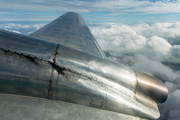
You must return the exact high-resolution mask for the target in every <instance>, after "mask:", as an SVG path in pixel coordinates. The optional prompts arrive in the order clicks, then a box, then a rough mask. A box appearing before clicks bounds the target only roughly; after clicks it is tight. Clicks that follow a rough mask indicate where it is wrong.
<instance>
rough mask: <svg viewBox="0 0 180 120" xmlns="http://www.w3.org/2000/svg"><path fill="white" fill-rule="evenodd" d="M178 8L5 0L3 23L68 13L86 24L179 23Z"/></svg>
mask: <svg viewBox="0 0 180 120" xmlns="http://www.w3.org/2000/svg"><path fill="white" fill-rule="evenodd" d="M179 6H180V1H179V0H111V1H108V0H51V1H50V0H16V2H15V1H14V0H2V1H1V4H0V22H17V21H27V22H29V21H47V22H49V21H51V20H53V19H55V18H56V17H58V16H60V15H62V14H64V13H65V12H68V11H72V12H78V13H80V14H81V15H82V16H83V17H84V18H85V21H86V22H120V23H126V22H127V23H129V22H130V23H133V22H176V21H179V20H180V7H179Z"/></svg>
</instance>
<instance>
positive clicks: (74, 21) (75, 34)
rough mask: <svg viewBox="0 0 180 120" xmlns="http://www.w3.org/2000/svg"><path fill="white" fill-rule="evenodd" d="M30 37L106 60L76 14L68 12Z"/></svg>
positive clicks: (82, 20) (80, 17) (83, 22)
mask: <svg viewBox="0 0 180 120" xmlns="http://www.w3.org/2000/svg"><path fill="white" fill-rule="evenodd" d="M30 36H32V37H36V38H40V39H43V40H46V41H49V42H53V43H57V44H61V45H64V46H67V47H70V48H73V49H77V50H80V51H84V52H87V53H90V54H94V55H97V56H101V57H103V58H106V55H105V54H104V52H103V51H102V50H101V48H100V46H99V44H98V43H97V41H96V39H95V38H94V37H93V35H92V34H91V32H90V30H89V28H88V27H87V25H86V24H85V21H84V19H83V18H82V16H81V15H79V14H77V13H73V12H68V13H66V14H64V15H62V16H61V17H59V18H57V19H56V20H54V21H52V22H51V23H49V24H47V25H45V26H44V27H42V28H40V29H39V30H37V31H35V32H33V33H32V34H30Z"/></svg>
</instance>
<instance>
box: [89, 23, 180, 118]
mask: <svg viewBox="0 0 180 120" xmlns="http://www.w3.org/2000/svg"><path fill="white" fill-rule="evenodd" d="M91 31H92V33H93V35H94V36H95V38H96V39H97V41H98V42H99V44H100V45H101V47H102V49H103V50H104V51H105V53H106V54H107V56H108V58H109V59H111V60H115V61H117V62H119V63H122V64H126V65H128V66H130V67H132V68H134V69H136V70H139V71H142V72H145V73H147V74H149V75H152V76H155V77H157V78H159V79H161V80H162V81H163V82H164V83H165V84H166V86H167V87H168V90H169V97H168V100H167V102H166V103H164V104H160V105H159V108H160V112H161V118H160V119H162V120H166V119H167V120H172V119H173V120H175V119H176V120H179V119H180V116H179V113H180V109H179V108H180V97H179V95H180V45H178V44H176V43H178V42H179V41H180V23H179V22H176V23H153V24H147V23H139V24H135V25H125V24H117V23H102V24H97V26H91Z"/></svg>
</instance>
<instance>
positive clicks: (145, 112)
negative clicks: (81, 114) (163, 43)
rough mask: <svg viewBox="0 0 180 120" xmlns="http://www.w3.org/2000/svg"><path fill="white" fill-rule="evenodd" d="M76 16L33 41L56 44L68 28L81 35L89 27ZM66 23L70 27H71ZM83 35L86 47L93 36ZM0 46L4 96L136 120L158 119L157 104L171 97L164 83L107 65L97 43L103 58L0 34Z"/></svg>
mask: <svg viewBox="0 0 180 120" xmlns="http://www.w3.org/2000/svg"><path fill="white" fill-rule="evenodd" d="M77 15H78V14H76V13H67V14H65V15H64V16H62V17H60V18H58V19H56V20H55V21H53V22H52V23H50V24H48V25H47V26H45V27H44V28H42V29H41V30H40V31H38V32H35V33H34V34H32V35H34V36H38V37H40V38H41V39H42V38H44V36H46V37H45V38H46V39H50V38H53V37H54V40H58V38H59V37H60V36H58V35H57V33H58V31H57V30H59V28H61V31H59V32H60V34H61V32H62V33H65V32H66V31H67V28H69V27H70V28H71V29H72V30H75V31H77V30H79V32H81V30H82V28H81V26H85V23H84V22H83V21H82V18H81V17H79V15H78V17H77ZM77 20H79V22H77ZM66 21H67V23H68V24H69V23H70V24H71V25H70V26H68V27H67V26H66V25H67V23H66ZM59 23H60V26H58V25H59ZM62 23H63V24H64V23H66V24H65V25H63V24H62ZM49 25H50V26H49ZM79 25H80V26H79ZM56 26H57V29H56ZM63 26H65V27H63ZM47 27H50V28H49V29H48V28H47ZM86 27H87V26H86ZM51 28H52V29H51ZM71 32H72V31H71ZM51 33H52V34H51ZM74 34H75V33H74ZM82 34H83V36H84V37H83V40H82V41H85V40H86V39H88V40H89V38H88V37H87V36H88V35H89V34H91V33H90V32H88V31H84V33H82ZM87 34H88V35H87ZM49 35H51V36H49ZM56 35H57V36H58V37H57V36H56ZM61 37H62V38H63V39H66V40H67V38H68V40H69V42H70V41H71V42H72V41H73V40H74V41H73V42H75V43H76V38H78V36H76V37H75V38H74V39H73V35H72V34H71V33H66V36H61ZM91 37H92V36H91ZM59 40H61V39H59ZM49 41H51V40H49ZM0 43H1V44H0V48H1V49H0V59H1V63H0V76H1V77H0V93H5V94H16V95H23V96H34V97H40V98H46V99H53V100H58V101H64V102H69V103H74V104H80V105H83V106H86V107H87V106H88V107H87V108H89V107H92V108H98V109H101V111H102V110H107V111H111V112H114V113H116V114H119V113H121V114H126V115H128V116H131V118H132V119H134V118H136V117H133V116H138V117H140V118H145V119H157V118H158V117H159V116H160V113H159V110H158V106H157V103H158V102H164V101H165V100H166V99H167V95H168V91H167V88H166V87H165V85H164V84H163V83H162V82H161V81H158V80H157V79H155V78H153V77H151V76H148V75H146V74H144V73H141V72H137V71H134V70H133V69H131V68H129V67H126V66H125V65H122V64H119V63H116V62H112V61H110V60H108V59H105V56H103V51H101V50H100V49H99V47H98V46H97V43H96V42H93V44H94V43H95V44H94V45H95V46H94V47H95V48H96V50H97V51H99V52H97V51H96V50H95V51H96V52H95V53H94V54H93V53H91V54H90V53H89V52H90V51H91V50H89V48H90V47H87V48H86V47H85V46H86V45H85V46H84V45H83V47H81V50H79V49H77V48H76V47H75V48H74V47H71V46H68V45H67V44H64V45H65V46H64V45H61V44H58V43H59V42H58V43H51V42H47V41H43V40H40V39H37V38H33V37H29V36H24V35H19V34H15V33H11V32H6V31H3V30H0ZM11 43H13V44H11ZM78 44H79V45H81V44H83V42H77V44H75V46H76V45H78ZM91 44H92V42H91ZM94 47H92V48H91V49H94ZM0 110H1V107H0ZM11 117H12V116H11ZM102 118H103V117H102ZM119 118H122V117H119ZM125 118H126V117H124V119H125Z"/></svg>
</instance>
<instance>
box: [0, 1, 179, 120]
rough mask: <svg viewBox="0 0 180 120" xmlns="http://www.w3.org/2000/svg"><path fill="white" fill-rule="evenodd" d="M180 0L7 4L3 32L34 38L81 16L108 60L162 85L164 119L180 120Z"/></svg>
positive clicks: (0, 7) (1, 12)
mask: <svg viewBox="0 0 180 120" xmlns="http://www.w3.org/2000/svg"><path fill="white" fill-rule="evenodd" d="M179 6H180V0H111V1H109V0H16V2H15V1H13V0H2V1H1V4H0V16H1V17H0V29H5V30H9V31H12V32H16V33H20V34H26V35H28V34H30V33H32V32H33V31H35V30H37V29H39V28H40V27H42V26H44V25H45V24H47V23H48V22H51V21H52V20H54V19H56V18H57V17H59V16H60V15H62V14H64V13H65V12H69V11H72V12H77V13H80V14H81V15H82V16H83V18H84V19H85V22H86V23H87V25H88V26H89V28H90V30H91V32H92V34H93V35H94V37H95V38H96V40H97V41H98V43H99V44H100V46H101V47H102V49H103V51H104V52H105V53H106V55H107V56H108V59H110V60H113V61H116V62H119V63H121V64H125V65H127V66H130V67H132V68H133V69H136V70H139V71H142V72H145V73H147V74H149V75H152V76H155V77H157V78H159V79H160V80H162V81H163V82H164V83H165V85H166V86H167V87H168V90H169V97H168V99H167V101H166V102H165V103H163V104H159V109H160V112H161V118H160V120H180V7H179Z"/></svg>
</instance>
